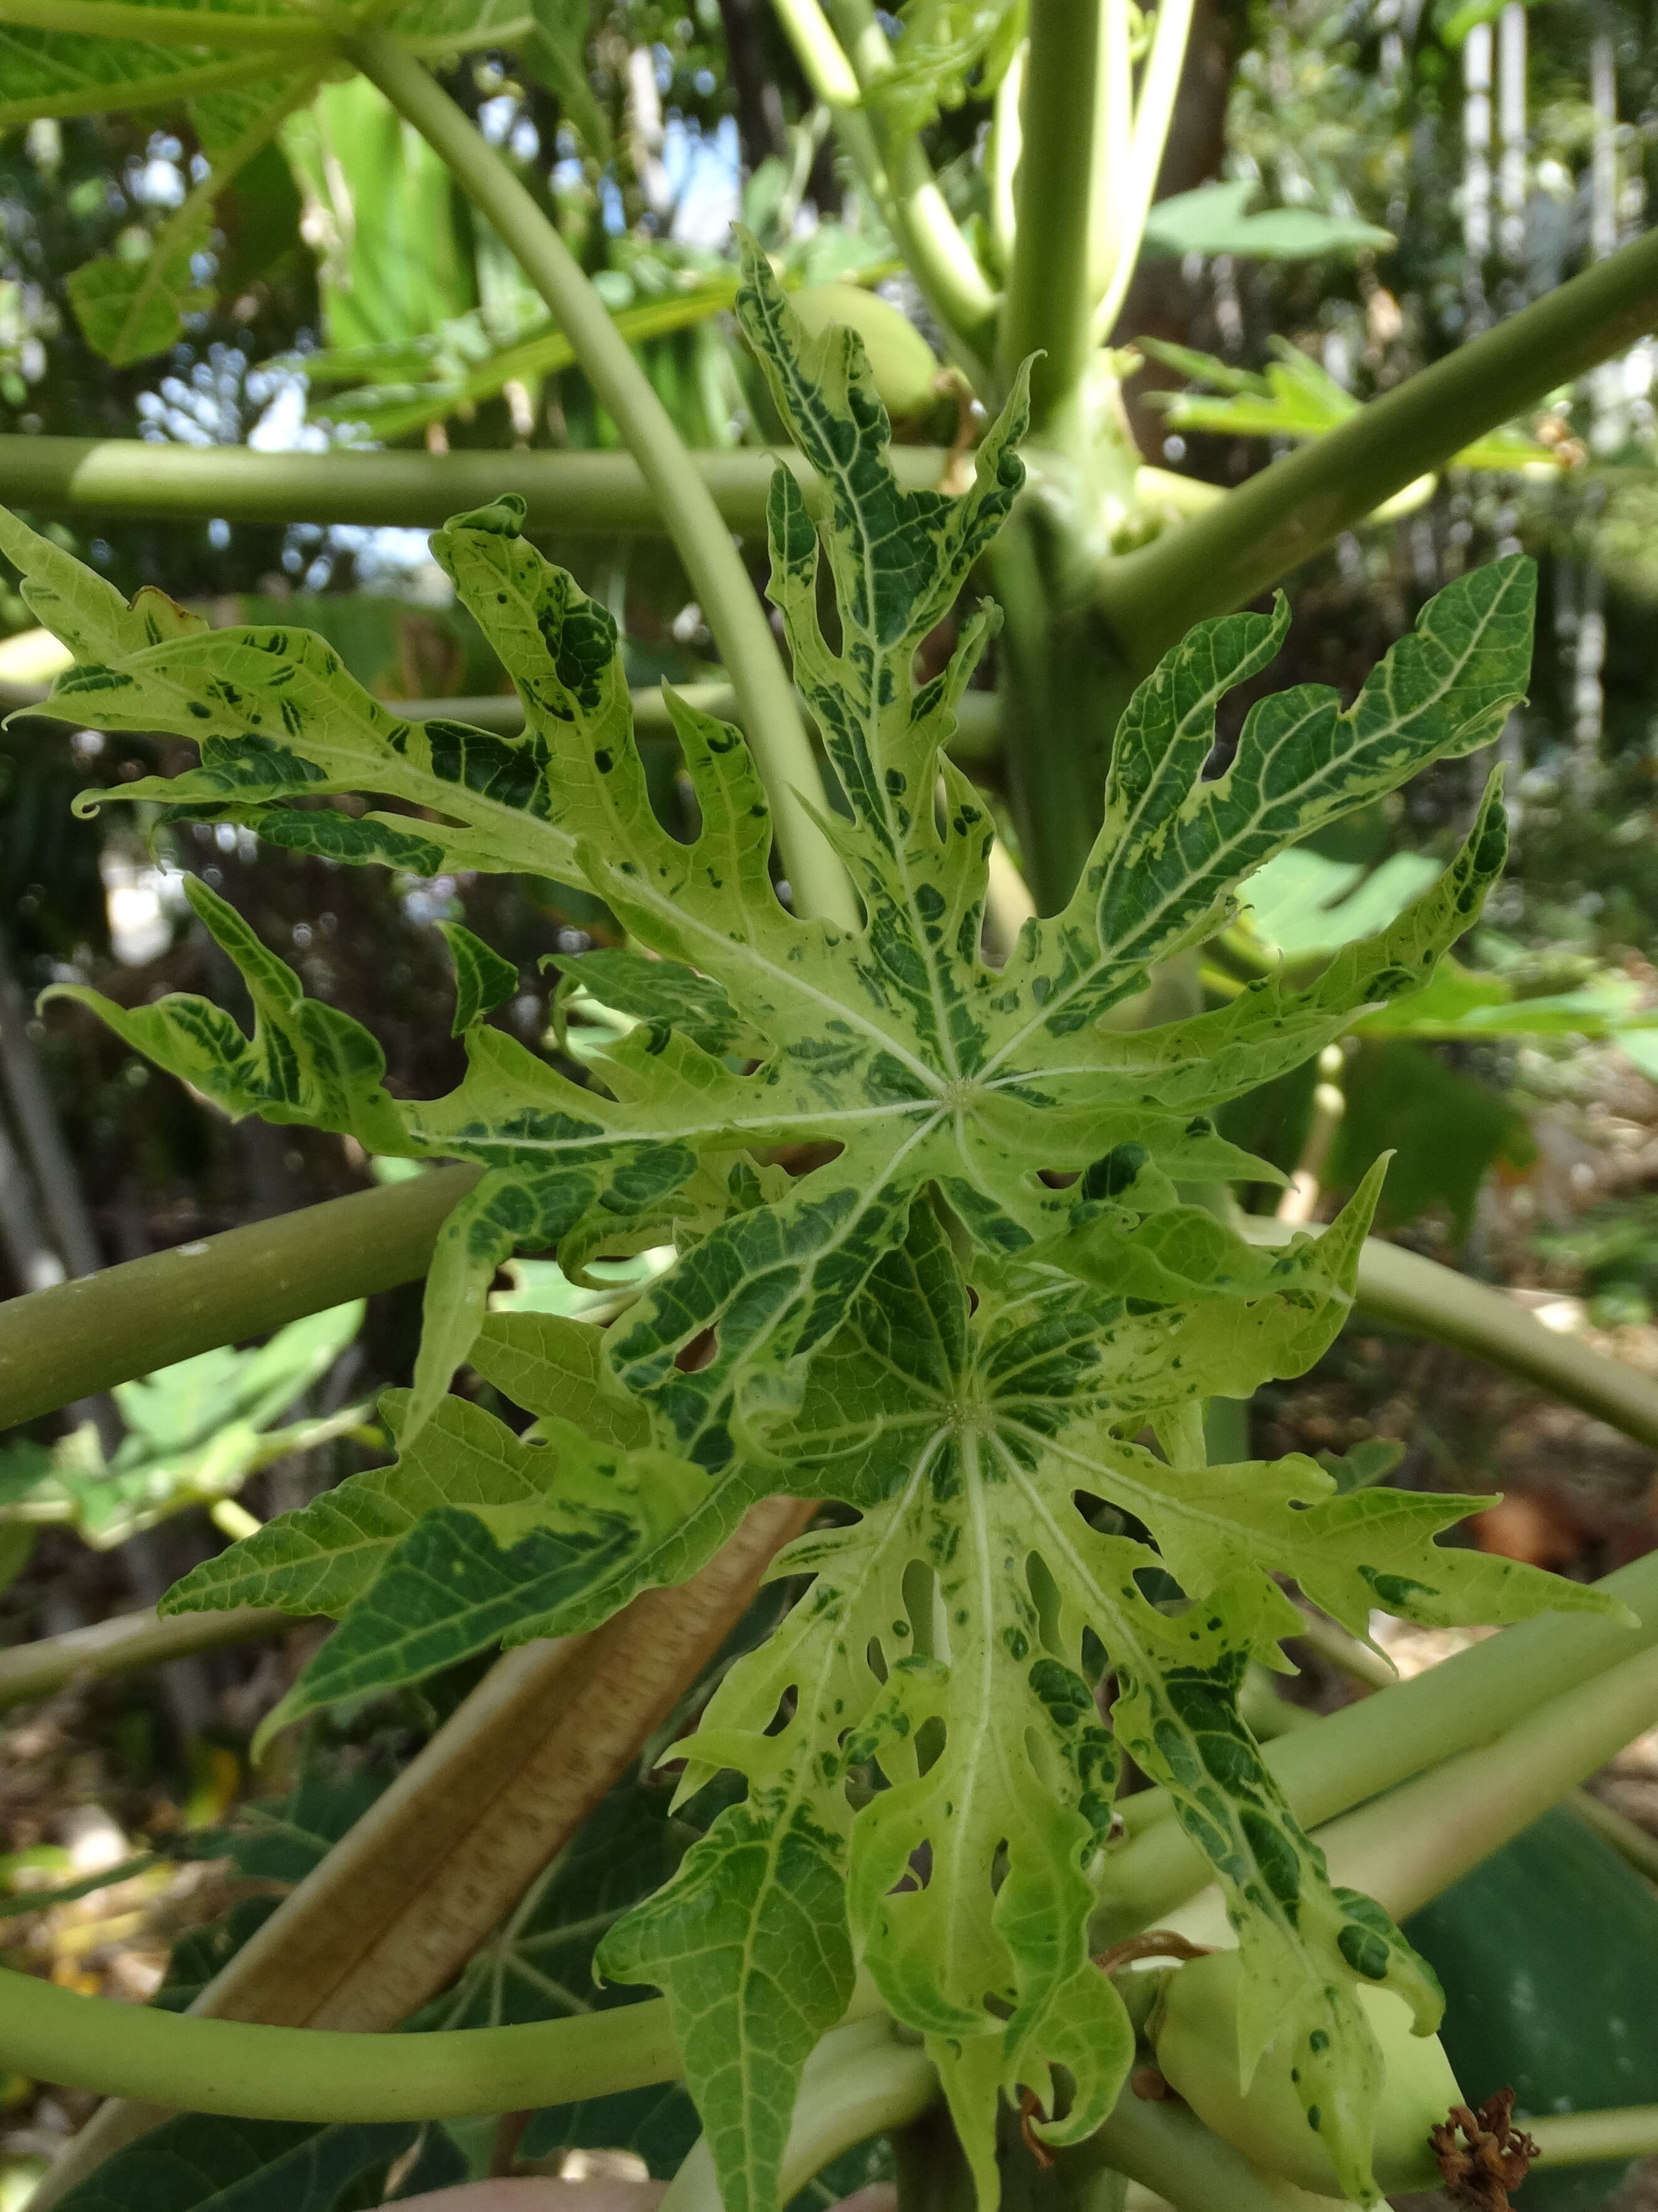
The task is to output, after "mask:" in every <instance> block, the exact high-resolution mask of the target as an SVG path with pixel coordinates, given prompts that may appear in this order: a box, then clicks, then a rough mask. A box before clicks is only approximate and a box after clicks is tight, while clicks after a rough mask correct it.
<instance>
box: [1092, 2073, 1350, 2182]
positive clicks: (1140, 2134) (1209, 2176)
mask: <svg viewBox="0 0 1658 2212" xmlns="http://www.w3.org/2000/svg"><path fill="white" fill-rule="evenodd" d="M1057 2165H1058V2169H1059V2178H1060V2184H1061V2186H1062V2188H1065V2189H1066V2193H1067V2194H1068V2196H1069V2197H1070V2198H1071V2201H1072V2202H1073V2203H1074V2202H1076V2201H1077V2199H1078V2196H1079V2194H1080V2192H1079V2191H1078V2183H1079V2182H1082V2181H1084V2180H1085V2179H1086V2178H1087V2177H1088V2176H1090V2175H1091V2174H1096V2173H1101V2172H1106V2171H1109V2172H1114V2173H1124V2174H1127V2177H1128V2179H1130V2180H1131V2181H1137V2182H1139V2185H1140V2187H1141V2188H1142V2189H1145V2190H1149V2191H1151V2194H1152V2195H1153V2196H1154V2197H1159V2198H1161V2200H1162V2201H1163V2203H1165V2204H1168V2205H1171V2206H1172V2207H1173V2208H1174V2212H1315V2208H1318V2207H1322V2208H1323V2212H1331V2207H1332V2206H1333V2204H1336V2203H1338V2202H1339V2200H1337V2199H1333V2198H1331V2197H1309V2196H1308V2195H1307V2193H1306V2191H1304V2190H1300V2189H1297V2187H1296V2186H1295V2185H1294V2184H1293V2183H1292V2182H1289V2181H1284V2180H1283V2179H1280V2177H1279V2176H1278V2175H1277V2174H1275V2173H1267V2172H1265V2171H1264V2170H1263V2169H1262V2168H1261V2167H1260V2166H1252V2165H1251V2164H1250V2162H1249V2160H1248V2159H1247V2158H1245V2157H1244V2155H1243V2154H1242V2151H1238V2150H1234V2149H1233V2148H1232V2146H1231V2144H1230V2143H1229V2142H1224V2140H1223V2139H1222V2138H1221V2137H1220V2136H1218V2135H1214V2134H1212V2133H1211V2131H1210V2130H1208V2129H1207V2128H1206V2127H1205V2125H1204V2124H1203V2122H1202V2121H1201V2120H1200V2119H1199V2118H1198V2116H1197V2114H1196V2113H1195V2112H1193V2111H1192V2109H1191V2107H1190V2106H1187V2105H1182V2104H1181V2103H1180V2102H1179V2101H1178V2100H1175V2099H1173V2098H1169V2099H1165V2100H1151V2099H1144V2098H1141V2097H1139V2096H1137V2095H1136V2094H1135V2093H1134V2091H1133V2088H1132V2087H1130V2088H1127V2089H1125V2090H1124V2091H1123V2093H1122V2095H1121V2098H1119V2100H1118V2101H1117V2107H1116V2110H1115V2111H1114V2112H1113V2113H1112V2115H1111V2117H1110V2118H1109V2119H1108V2121H1107V2122H1106V2124H1105V2125H1104V2126H1103V2127H1102V2129H1100V2130H1099V2131H1098V2133H1097V2134H1096V2135H1093V2136H1090V2137H1089V2139H1088V2141H1087V2142H1084V2143H1078V2145H1077V2146H1076V2147H1075V2148H1073V2149H1070V2150H1062V2151H1060V2153H1059V2154H1058V2159H1057Z"/></svg>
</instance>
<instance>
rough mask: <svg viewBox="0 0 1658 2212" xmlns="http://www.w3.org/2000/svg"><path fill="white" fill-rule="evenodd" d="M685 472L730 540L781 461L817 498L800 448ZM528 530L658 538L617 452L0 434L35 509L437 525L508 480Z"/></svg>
mask: <svg viewBox="0 0 1658 2212" xmlns="http://www.w3.org/2000/svg"><path fill="white" fill-rule="evenodd" d="M687 459H688V464H689V467H690V468H691V469H692V471H694V472H695V476H696V477H697V479H698V480H699V482H700V483H701V485H702V487H703V489H704V490H705V491H706V493H707V495H708V498H709V499H710V500H712V501H713V503H714V507H715V508H716V510H717V511H718V513H719V515H720V521H721V523H722V525H723V526H724V527H725V528H726V530H728V531H733V532H736V533H737V535H738V537H742V538H758V539H763V538H764V537H765V534H766V499H767V495H768V492H769V490H770V488H771V480H772V474H773V471H774V469H775V468H776V466H777V465H778V463H779V462H781V463H783V465H785V466H786V467H788V468H790V469H792V470H793V472H794V474H795V476H796V477H797V478H798V479H799V483H800V484H801V486H802V489H804V490H805V494H806V497H807V503H808V505H809V506H810V507H811V508H812V510H813V512H814V513H818V512H821V510H822V503H823V494H822V489H821V487H820V486H819V484H818V483H817V477H816V476H815V475H814V474H813V473H812V471H811V469H810V468H809V467H808V466H807V465H806V463H805V461H804V460H802V459H801V458H800V457H799V454H798V453H792V452H784V453H756V452H745V453H691V454H689V455H688V456H687ZM947 459H948V456H947V455H946V453H944V450H943V448H942V447H937V446H896V447H894V448H893V451H892V462H893V466H894V468H895V469H896V471H897V473H898V476H899V478H900V481H901V482H902V483H903V485H904V486H905V488H906V489H908V490H919V489H920V488H921V487H923V486H924V485H932V484H936V483H938V479H939V477H941V476H942V475H943V473H944V467H945V464H946V461H947ZM509 483H510V485H511V487H512V489H513V490H514V491H515V492H517V493H518V494H519V497H520V498H521V499H523V500H524V501H525V503H526V505H527V507H528V509H529V513H528V517H527V520H528V524H529V527H530V528H531V530H556V531H558V532H561V533H569V534H571V535H575V536H586V535H592V536H596V537H607V538H617V537H622V538H628V537H650V538H660V537H662V536H664V535H665V532H666V529H667V525H666V523H665V520H664V516H663V510H662V506H661V503H660V501H659V496H658V494H657V493H656V491H655V490H654V489H653V488H652V485H651V483H650V481H649V479H648V478H647V476H646V474H645V472H644V471H643V470H642V469H641V467H640V465H639V464H638V462H637V461H635V459H633V458H632V457H631V456H630V455H629V454H627V453H253V452H251V451H250V450H249V448H248V447H246V446H200V447H196V446H152V445H147V444H145V443H144V442H143V441H142V440H140V439H137V438H26V437H4V436H0V499H3V500H4V501H5V503H6V504H7V506H9V507H25V508H27V509H29V510H30V511H31V512H33V513H46V514H138V515H143V516H144V517H146V518H147V519H149V520H156V519H158V518H160V519H162V520H166V519H175V520H181V521H205V520H208V519H209V518H210V517H213V516H219V517H222V519H223V520H225V521H227V522H268V523H273V524H287V523H289V522H358V523H366V524H370V525H374V524H401V525H404V526H406V527H408V528H411V529H423V530H436V529H438V528H439V527H440V526H441V525H442V524H444V523H446V521H448V520H449V518H450V517H451V515H453V514H459V513H461V512H462V511H463V510H464V509H465V508H466V507H485V506H487V505H488V504H489V501H491V500H492V499H495V498H497V497H498V496H499V495H500V493H501V489H502V487H503V485H506V484H509Z"/></svg>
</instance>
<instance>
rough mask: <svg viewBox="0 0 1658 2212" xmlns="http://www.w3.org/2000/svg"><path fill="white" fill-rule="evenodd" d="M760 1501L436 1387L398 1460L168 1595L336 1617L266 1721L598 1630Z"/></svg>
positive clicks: (671, 1463) (689, 1564)
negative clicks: (512, 1425) (435, 1397)
mask: <svg viewBox="0 0 1658 2212" xmlns="http://www.w3.org/2000/svg"><path fill="white" fill-rule="evenodd" d="M407 1407H408V1398H407V1395H406V1394H404V1393H403V1392H392V1393H391V1394H390V1395H388V1398H387V1399H386V1401H385V1407H384V1411H385V1413H386V1419H387V1422H388V1425H390V1426H391V1427H392V1429H393V1430H394V1431H396V1430H398V1429H399V1428H401V1427H402V1425H404V1419H405V1418H406V1413H407ZM753 1497H754V1491H753V1488H752V1486H738V1485H735V1484H733V1483H732V1482H731V1481H729V1480H727V1481H726V1482H724V1483H723V1484H722V1483H720V1481H718V1480H710V1479H709V1478H708V1476H706V1475H704V1474H701V1471H700V1470H698V1469H696V1468H692V1467H690V1466H689V1465H688V1464H687V1463H686V1462H684V1461H683V1460H679V1459H676V1458H673V1457H671V1455H669V1454H667V1453H665V1452H660V1451H655V1450H650V1449H618V1448H616V1446H613V1445H605V1444H600V1443H595V1442H594V1441H592V1439H591V1438H590V1437H587V1436H585V1435H584V1434H583V1433H582V1431H580V1429H577V1428H574V1427H573V1426H571V1425H570V1424H569V1423H568V1422H567V1421H564V1420H562V1419H556V1418H547V1419H543V1420H541V1421H540V1422H538V1423H537V1428H536V1431H535V1438H534V1441H531V1442H524V1441H521V1440H520V1439H519V1438H518V1437H515V1436H514V1435H513V1432H512V1431H511V1430H510V1429H508V1428H507V1427H506V1426H505V1425H503V1424H502V1423H501V1422H500V1421H498V1420H496V1419H495V1416H494V1415H493V1414H491V1413H485V1412H483V1410H482V1408H480V1407H476V1406H472V1405H470V1404H468V1403H467V1401H465V1399H461V1398H445V1399H444V1400H442V1401H440V1406H439V1408H438V1411H437V1413H436V1416H435V1418H434V1419H433V1420H431V1421H430V1422H428V1423H427V1424H426V1425H424V1426H423V1427H422V1429H421V1430H420V1431H418V1433H417V1434H416V1436H415V1437H414V1438H413V1440H412V1442H411V1443H410V1444H409V1445H408V1447H407V1448H406V1449H404V1451H403V1452H402V1454H401V1455H399V1457H398V1459H397V1461H396V1462H394V1463H393V1464H392V1466H391V1467H388V1468H374V1469H372V1470H371V1471H370V1472H369V1473H367V1474H359V1475H353V1476H351V1477H350V1478H349V1480H346V1481H344V1482H343V1483H341V1484H340V1485H339V1486H338V1487H337V1488H336V1489H334V1490H331V1491H328V1492H325V1493H324V1495H323V1496H322V1497H320V1498H316V1499H314V1500H313V1503H312V1504H309V1505H307V1506H303V1507H301V1509H300V1510H299V1511H297V1512H295V1513H285V1514H282V1515H280V1516H278V1517H277V1518H276V1519H275V1520H273V1521H270V1522H266V1523H265V1525H264V1527H263V1528H260V1529H258V1531H256V1532H255V1533H254V1534H252V1535H250V1536H248V1537H247V1538H246V1539H245V1540H244V1541H242V1542H240V1543H239V1544H235V1545H233V1546H232V1547H230V1549H229V1550H228V1551H226V1552H222V1553H219V1554H218V1556H217V1557H216V1558H214V1559H207V1560H204V1561H203V1563H202V1565H200V1566H198V1567H196V1568H194V1569H192V1571H191V1572H190V1573H189V1574H188V1575H186V1576H185V1577H184V1579H183V1581H182V1582H180V1583H177V1584H175V1585H174V1587H173V1589H172V1590H170V1591H169V1592H168V1593H167V1596H166V1597H165V1598H164V1599H163V1600H162V1604H163V1607H165V1608H166V1609H167V1611H168V1612H173V1613H179V1612H192V1611H202V1610H213V1611H219V1610H223V1609H225V1608H227V1607H234V1606H238V1605H246V1604H249V1603H257V1604H258V1605H262V1606H277V1607H282V1609H284V1610H285V1611H288V1612H290V1613H325V1614H327V1615H328V1616H329V1617H330V1618H331V1619H334V1620H338V1621H340V1623H341V1626H340V1629H339V1632H338V1633H337V1635H336V1636H334V1637H333V1638H331V1640H330V1641H329V1642H328V1643H327V1644H325V1646H324V1647H323V1649H322V1650H321V1651H320V1652H319V1655H318V1656H317V1657H316V1658H315V1659H314V1660H313V1662H312V1663H311V1665H310V1666H309V1667H308V1668H307V1670H306V1672H305V1673H304V1674H303V1675H301V1678H300V1680H299V1681H298V1682H297V1683H296V1684H295V1686H294V1687H293V1689H292V1690H290V1691H289V1692H288V1696H287V1697H286V1698H285V1699H283V1700H282V1704H281V1705H278V1706H277V1707H276V1711H274V1712H273V1713H272V1715H271V1716H270V1719H269V1720H268V1721H267V1722H266V1723H265V1729H266V1731H267V1732H269V1731H270V1730H271V1729H276V1728H282V1727H285V1726H287V1725H288V1723H290V1722H292V1721H294V1720H295V1719H298V1718H299V1717H301V1716H302V1715H303V1714H305V1713H307V1712H310V1711H313V1710H314V1709H315V1708H316V1707H317V1706H319V1705H325V1704H327V1703H329V1702H331V1700H332V1699H338V1698H342V1697H350V1696H355V1695H358V1694H360V1693H361V1692H363V1691H365V1690H369V1689H376V1688H386V1687H389V1686H394V1685H396V1684H398V1683H403V1682H411V1681H417V1680H420V1679H421V1678H422V1676H424V1675H427V1674H433V1673H435V1672H436V1671H437V1670H438V1669H439V1668H442V1667H447V1666H451V1665H452V1664H453V1663H454V1662H456V1661H458V1660H460V1659H464V1658H466V1657H468V1656H470V1655H471V1653H473V1652H475V1651H478V1650H483V1649H485V1648H487V1647H488V1646H489V1645H490V1644H495V1643H499V1642H501V1641H503V1640H504V1641H506V1642H508V1643H522V1642H524V1641H525V1640H526V1639H527V1638H531V1637H537V1636H551V1635H562V1634H567V1633H574V1632H576V1631H578V1630H580V1629H583V1628H587V1627H591V1626H594V1625H595V1623H596V1622H598V1621H600V1620H604V1619H606V1618H607V1617H608V1616H609V1615H610V1613H613V1612H615V1611H616V1608H617V1607H618V1606H619V1605H621V1604H622V1603H623V1602H624V1601H625V1599H626V1598H627V1597H629V1596H631V1595H633V1593H634V1592H635V1590H637V1589H642V1588H645V1587H647V1586H648V1585H649V1584H652V1583H661V1582H673V1581H678V1580H680V1579H681V1578H683V1576H685V1575H686V1574H688V1573H690V1572H692V1571H694V1570H695V1568H696V1567H697V1566H700V1565H701V1563H702V1560H703V1559H705V1558H707V1556H708V1553H709V1552H711V1551H712V1550H713V1549H714V1547H715V1546H716V1545H717V1544H718V1543H719V1542H720V1541H721V1540H722V1539H723V1537H724V1536H726V1534H729V1533H730V1530H731V1528H732V1525H733V1524H734V1522H735V1520H736V1519H737V1518H738V1516H740V1515H741V1513H742V1512H743V1511H744V1509H745V1508H746V1507H747V1505H748V1504H750V1503H751V1502H752V1499H753ZM253 1593H257V1595H252V1594H253Z"/></svg>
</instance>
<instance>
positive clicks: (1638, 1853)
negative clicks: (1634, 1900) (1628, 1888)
mask: <svg viewBox="0 0 1658 2212" xmlns="http://www.w3.org/2000/svg"><path fill="white" fill-rule="evenodd" d="M1566 1802H1567V1803H1568V1804H1569V1805H1570V1808H1571V1809H1572V1811H1573V1812H1574V1813H1576V1815H1577V1817H1578V1819H1579V1820H1582V1823H1583V1825H1584V1826H1586V1827H1589V1828H1593V1829H1594V1832H1595V1834H1596V1835H1597V1836H1599V1837H1600V1840H1601V1842H1602V1843H1603V1844H1611V1846H1612V1850H1615V1851H1616V1852H1617V1854H1618V1856H1619V1858H1620V1859H1622V1860H1623V1862H1624V1863H1625V1866H1630V1867H1633V1868H1634V1869H1635V1871H1636V1873H1637V1874H1638V1875H1640V1876H1641V1878H1642V1880H1643V1881H1649V1882H1651V1883H1652V1884H1653V1885H1654V1886H1655V1887H1658V1836H1653V1835H1649V1833H1648V1832H1647V1831H1646V1829H1644V1828H1643V1827H1641V1826H1638V1825H1637V1822H1635V1821H1634V1820H1631V1819H1630V1817H1629V1815H1628V1814H1626V1813H1620V1812H1619V1810H1618V1808H1617V1807H1616V1806H1615V1805H1608V1804H1607V1803H1606V1800H1605V1799H1604V1798H1603V1797H1597V1796H1595V1795H1594V1791H1593V1790H1573V1791H1572V1793H1571V1796H1570V1797H1569V1798H1568V1799H1567V1800H1566Z"/></svg>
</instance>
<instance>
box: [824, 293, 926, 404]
mask: <svg viewBox="0 0 1658 2212" xmlns="http://www.w3.org/2000/svg"><path fill="white" fill-rule="evenodd" d="M789 305H790V306H791V307H793V309H794V312H795V313H796V314H797V315H799V318H800V320H801V321H802V323H804V324H805V328H806V331H807V335H808V336H809V337H815V338H816V337H822V336H823V332H824V331H826V330H828V329H829V326H830V325H831V324H833V323H843V324H845V325H846V326H847V329H849V330H854V331H857V333H858V335H859V337H860V338H862V340H863V341H864V350H865V353H866V354H867V355H868V356H869V365H870V369H871V372H872V374H873V376H874V378H875V389H876V390H877V392H879V393H880V395H881V404H882V405H883V406H884V408H885V409H886V410H887V413H888V414H889V415H890V416H891V417H892V419H893V421H894V422H914V421H915V420H916V419H917V418H918V417H919V416H923V415H927V414H930V413H931V412H932V408H933V405H934V403H935V402H936V401H937V399H938V356H936V355H935V354H934V352H933V350H932V347H931V346H930V345H929V344H928V343H927V342H926V339H925V338H924V337H922V336H921V333H920V331H918V330H917V329H916V327H915V325H914V323H912V322H911V321H910V319H909V318H908V316H907V315H905V314H902V313H900V311H899V310H898V309H897V308H896V307H894V306H893V305H892V303H891V301H889V300H884V299H883V298H882V297H881V295H880V294H879V293H878V292H866V291H865V289H863V287H862V285H860V284H808V285H807V286H805V289H803V290H801V291H799V292H794V293H792V294H791V295H790V297H789Z"/></svg>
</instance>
